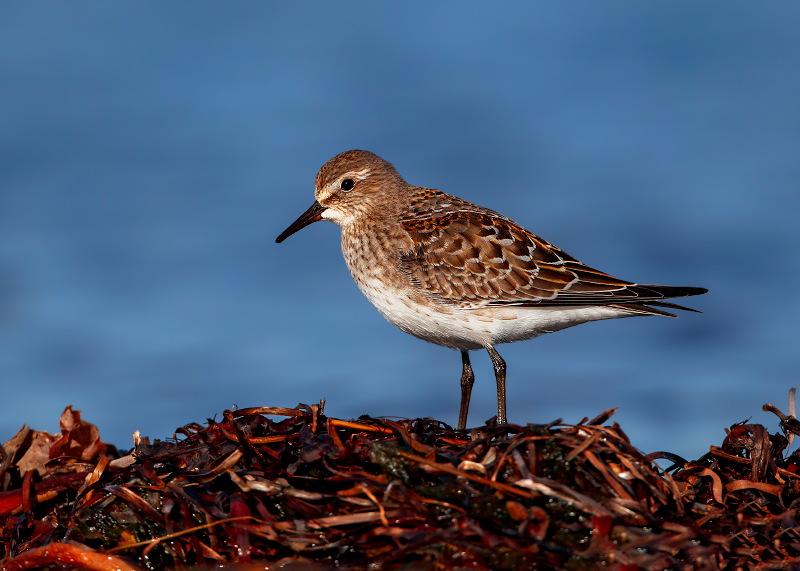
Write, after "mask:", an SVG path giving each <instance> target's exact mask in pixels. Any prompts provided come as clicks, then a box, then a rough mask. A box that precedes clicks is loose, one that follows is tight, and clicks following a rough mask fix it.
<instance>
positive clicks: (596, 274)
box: [401, 189, 706, 313]
mask: <svg viewBox="0 0 800 571" xmlns="http://www.w3.org/2000/svg"><path fill="white" fill-rule="evenodd" d="M401 223H402V225H403V228H405V230H406V231H407V232H408V233H409V236H410V237H411V239H412V241H413V243H414V246H413V249H412V250H411V251H410V252H408V253H406V255H404V256H403V258H402V260H401V266H402V268H403V270H404V271H405V272H406V273H407V274H408V275H409V276H410V278H411V280H412V281H413V282H414V283H415V284H417V285H418V286H419V287H421V288H422V289H423V290H424V291H425V293H426V294H427V295H429V296H431V297H433V298H435V299H437V300H439V301H441V302H444V303H450V304H454V305H459V306H462V307H484V306H487V305H492V306H497V305H523V306H524V305H531V306H539V307H542V306H584V305H622V304H631V305H630V306H627V305H625V307H629V308H630V309H634V310H640V309H644V310H648V311H647V312H652V313H665V312H661V311H659V310H651V308H646V307H640V304H642V303H652V302H658V301H659V300H662V299H665V298H671V297H682V296H686V295H695V294H699V293H705V291H706V290H703V289H702V288H678V287H670V286H642V285H637V284H634V283H631V282H627V281H623V280H619V279H617V278H614V277H612V276H610V275H608V274H606V273H603V272H600V271H598V270H595V269H592V268H590V267H588V266H586V265H584V264H581V263H580V262H578V261H577V260H576V259H575V258H573V257H572V256H570V255H569V254H567V253H566V252H563V251H562V250H560V249H558V248H556V247H555V246H553V245H552V244H550V243H548V242H547V241H545V240H543V239H542V238H539V237H538V236H536V235H535V234H532V233H531V232H528V231H527V230H525V229H524V228H522V227H521V226H519V225H518V224H516V223H515V222H513V221H512V220H509V219H508V218H506V217H505V216H502V215H500V214H498V213H496V212H493V211H491V210H487V209H485V208H481V207H480V206H476V205H474V204H471V203H469V202H466V201H464V200H461V199H459V198H456V197H454V196H449V195H447V194H444V193H442V192H439V191H436V190H431V189H419V190H418V191H417V192H416V193H415V194H414V196H413V198H412V202H411V206H410V208H409V210H408V211H407V213H406V214H405V215H404V216H402V217H401ZM662 305H664V306H667V307H676V308H681V307H680V306H674V305H673V304H666V303H662ZM681 309H683V308H681Z"/></svg>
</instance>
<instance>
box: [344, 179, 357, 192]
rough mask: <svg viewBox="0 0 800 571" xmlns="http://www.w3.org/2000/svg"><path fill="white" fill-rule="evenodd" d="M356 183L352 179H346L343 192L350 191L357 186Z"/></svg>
mask: <svg viewBox="0 0 800 571" xmlns="http://www.w3.org/2000/svg"><path fill="white" fill-rule="evenodd" d="M355 184H356V183H355V182H353V179H352V178H346V179H344V180H343V181H342V190H350V189H351V188H353V187H354V186H355Z"/></svg>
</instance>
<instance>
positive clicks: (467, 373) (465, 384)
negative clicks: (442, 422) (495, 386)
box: [458, 351, 475, 430]
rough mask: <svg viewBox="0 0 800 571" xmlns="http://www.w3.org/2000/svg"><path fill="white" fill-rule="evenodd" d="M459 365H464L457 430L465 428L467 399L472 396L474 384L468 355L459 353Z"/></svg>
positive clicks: (467, 410)
mask: <svg viewBox="0 0 800 571" xmlns="http://www.w3.org/2000/svg"><path fill="white" fill-rule="evenodd" d="M461 364H462V365H464V372H463V373H461V409H460V410H459V411H458V429H459V430H465V429H466V428H467V413H468V412H469V398H470V396H472V385H473V383H474V382H475V375H474V374H473V373H472V365H470V364H469V353H468V352H467V351H461Z"/></svg>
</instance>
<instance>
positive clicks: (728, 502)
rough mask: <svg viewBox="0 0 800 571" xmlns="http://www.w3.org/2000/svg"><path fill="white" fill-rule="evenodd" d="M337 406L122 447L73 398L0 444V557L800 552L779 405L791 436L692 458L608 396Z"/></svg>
mask: <svg viewBox="0 0 800 571" xmlns="http://www.w3.org/2000/svg"><path fill="white" fill-rule="evenodd" d="M323 404H324V403H320V405H314V406H307V405H299V406H298V407H297V408H294V409H286V408H248V409H241V410H237V411H225V412H224V414H223V419H222V422H215V421H213V420H209V421H208V424H207V426H201V425H199V424H190V425H187V426H184V427H182V428H180V429H178V430H177V431H176V435H175V438H174V439H170V440H168V441H158V440H156V441H154V442H152V443H151V442H150V441H149V440H148V439H147V438H138V437H136V438H135V441H136V442H135V444H136V445H135V447H134V449H133V450H131V451H130V452H129V453H127V454H125V455H120V454H119V453H118V452H117V450H116V449H115V448H114V447H113V446H110V445H108V444H105V443H103V442H102V441H101V440H100V438H99V435H98V432H97V429H96V428H95V427H94V426H92V425H91V424H89V423H87V422H85V421H83V420H81V418H80V413H79V412H76V411H73V410H72V409H71V408H67V410H66V411H64V414H63V415H62V419H61V428H62V433H61V435H56V436H52V435H49V434H46V433H42V432H35V431H32V430H29V429H27V427H25V428H23V430H21V431H20V433H18V434H17V435H16V436H15V437H14V438H13V439H12V440H10V441H9V442H7V443H5V445H4V447H3V450H2V451H0V452H2V462H0V483H2V489H3V491H2V492H0V523H2V527H1V528H0V537H2V544H3V547H4V553H3V560H2V568H3V570H5V571H20V570H23V569H32V568H40V567H52V566H56V565H63V566H69V567H73V568H82V569H124V570H133V569H164V568H176V567H177V568H186V567H198V568H210V567H211V566H214V567H219V566H221V565H228V564H235V565H237V566H240V567H250V566H253V565H255V564H258V565H259V566H260V568H262V569H263V568H265V567H266V568H282V569H295V570H297V569H311V570H324V569H420V570H424V569H437V570H442V569H477V570H480V569H487V570H488V569H492V570H497V569H500V570H502V569H575V570H581V569H600V568H602V569H618V570H625V571H628V570H634V569H648V570H649V569H658V570H661V569H731V570H734V569H759V570H762V569H790V568H798V567H800V532H799V531H798V528H797V527H796V526H795V520H796V514H797V510H798V507H799V506H800V502H799V501H798V500H799V499H800V495H799V494H798V488H799V487H800V477H798V475H797V470H798V456H797V453H796V452H795V453H792V454H791V455H788V456H787V455H786V454H785V452H786V450H787V447H788V444H789V441H790V438H791V436H792V435H794V434H800V423H798V421H797V420H796V419H795V418H794V416H793V414H792V415H784V414H783V413H782V412H780V411H779V410H778V409H776V408H775V407H771V406H770V405H765V409H766V410H771V411H772V412H774V413H775V414H777V415H778V416H779V417H780V419H781V430H782V432H783V434H780V433H777V434H769V433H768V431H767V430H766V429H765V428H764V427H763V426H761V425H758V424H746V423H739V424H736V425H734V426H732V427H731V428H730V430H729V431H728V436H727V438H725V440H724V442H723V443H722V445H721V446H720V447H715V446H712V447H711V449H710V451H709V453H708V454H706V455H704V456H703V457H702V458H700V459H699V460H696V461H693V462H687V461H685V460H683V459H681V458H679V457H677V456H675V455H672V454H667V453H655V454H651V455H644V454H643V453H642V452H640V451H639V450H637V449H636V448H634V447H633V446H631V444H630V442H629V440H628V438H627V436H626V435H625V434H624V433H623V431H622V429H621V428H620V427H619V425H617V424H616V423H612V424H611V425H607V423H608V421H609V419H610V417H611V416H612V415H613V413H614V410H608V411H605V412H604V413H603V414H601V415H599V416H598V417H597V418H594V419H592V420H588V419H584V421H582V422H580V423H578V424H576V425H568V424H563V423H561V422H560V421H559V422H554V423H551V424H547V425H532V424H529V425H527V426H518V425H505V426H497V425H496V424H493V423H492V422H490V423H488V424H487V425H485V426H481V427H479V428H475V429H472V430H470V431H456V430H453V429H452V428H450V427H449V426H448V425H446V424H444V423H442V422H439V421H435V420H432V419H427V418H422V419H415V420H400V421H392V420H386V419H379V418H369V417H361V418H359V419H358V420H357V421H344V420H339V419H335V418H330V417H327V416H325V415H324V414H323ZM790 409H793V406H791V407H790ZM790 412H792V413H793V410H791V411H790ZM658 458H666V459H668V460H669V461H671V462H673V463H674V465H673V466H672V467H670V468H668V469H667V470H666V471H665V470H662V469H661V468H659V467H658V466H657V465H656V464H655V463H654V460H655V459H658Z"/></svg>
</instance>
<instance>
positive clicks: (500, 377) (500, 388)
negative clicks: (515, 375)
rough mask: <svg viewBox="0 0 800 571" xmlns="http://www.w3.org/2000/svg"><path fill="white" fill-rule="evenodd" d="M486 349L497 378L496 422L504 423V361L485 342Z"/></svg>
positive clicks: (505, 421)
mask: <svg viewBox="0 0 800 571" xmlns="http://www.w3.org/2000/svg"><path fill="white" fill-rule="evenodd" d="M486 350H487V351H488V352H489V357H491V358H492V365H494V376H495V379H497V424H506V423H507V422H508V421H507V420H506V362H505V361H503V358H502V357H501V356H500V353H498V352H497V351H495V349H494V347H492V346H491V345H489V344H487V345H486Z"/></svg>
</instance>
